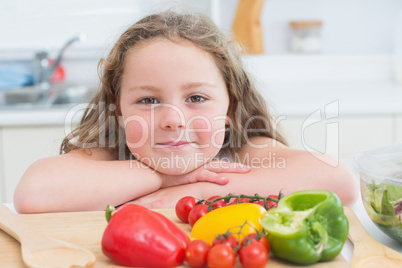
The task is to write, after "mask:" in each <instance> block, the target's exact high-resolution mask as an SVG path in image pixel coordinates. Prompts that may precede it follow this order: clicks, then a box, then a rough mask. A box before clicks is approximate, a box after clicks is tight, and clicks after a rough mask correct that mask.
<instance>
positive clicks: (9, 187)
mask: <svg viewBox="0 0 402 268" xmlns="http://www.w3.org/2000/svg"><path fill="white" fill-rule="evenodd" d="M65 135H66V134H65V130H64V126H24V127H4V128H2V129H0V144H1V150H0V168H1V169H0V170H1V173H0V178H1V176H2V180H1V189H3V190H2V192H0V194H1V201H2V202H13V195H14V190H15V187H16V186H17V184H18V181H19V179H20V178H21V177H22V175H23V174H24V172H25V170H26V169H27V168H28V167H29V166H30V165H31V164H32V163H33V162H35V161H36V160H39V159H41V158H45V157H49V156H55V155H58V154H59V148H60V144H61V141H62V140H63V138H64V137H65Z"/></svg>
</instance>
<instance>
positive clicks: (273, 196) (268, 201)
mask: <svg viewBox="0 0 402 268" xmlns="http://www.w3.org/2000/svg"><path fill="white" fill-rule="evenodd" d="M269 197H271V198H274V199H277V200H278V196H277V195H269ZM254 203H256V204H258V205H260V206H262V207H264V200H260V201H256V202H254ZM266 203H267V205H268V210H269V209H272V208H276V207H277V206H278V203H277V202H275V201H271V200H267V202H266Z"/></svg>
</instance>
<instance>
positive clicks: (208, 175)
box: [161, 160, 251, 188]
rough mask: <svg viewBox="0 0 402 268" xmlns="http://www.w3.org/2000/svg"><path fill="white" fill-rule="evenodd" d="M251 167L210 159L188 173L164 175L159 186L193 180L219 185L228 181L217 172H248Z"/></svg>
mask: <svg viewBox="0 0 402 268" xmlns="http://www.w3.org/2000/svg"><path fill="white" fill-rule="evenodd" d="M250 170H251V167H249V166H245V165H243V164H240V163H232V162H226V161H219V160H218V161H211V162H209V163H207V164H205V165H203V166H201V167H199V168H197V169H195V170H193V171H192V172H190V173H187V174H183V175H166V174H165V175H164V176H163V182H162V187H161V188H166V187H171V186H177V185H182V184H188V183H195V182H201V181H202V182H212V183H216V184H220V185H224V184H226V183H228V181H229V180H228V179H227V178H226V177H224V176H221V175H219V173H223V172H225V173H248V172H250Z"/></svg>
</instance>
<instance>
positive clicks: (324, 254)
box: [261, 190, 349, 264]
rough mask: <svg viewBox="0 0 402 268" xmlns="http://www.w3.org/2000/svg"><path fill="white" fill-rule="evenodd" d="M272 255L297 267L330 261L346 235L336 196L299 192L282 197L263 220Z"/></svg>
mask: <svg viewBox="0 0 402 268" xmlns="http://www.w3.org/2000/svg"><path fill="white" fill-rule="evenodd" d="M261 224H262V227H263V228H264V229H265V231H267V233H268V234H267V238H268V240H269V243H270V246H271V250H272V253H273V254H274V255H275V256H277V257H278V258H280V259H284V260H287V261H290V262H293V263H297V264H312V263H315V262H318V261H329V260H332V259H333V258H335V257H336V256H337V255H338V254H339V253H340V252H341V249H342V247H343V245H344V243H345V241H346V239H347V236H348V232H349V223H348V220H347V218H346V216H345V214H343V206H342V203H341V201H340V199H339V198H338V196H337V195H336V194H334V193H333V192H330V191H319V190H313V191H299V192H295V193H293V194H290V195H287V196H285V197H283V198H282V199H281V200H280V201H279V203H278V207H277V208H274V209H271V210H269V211H267V213H266V214H265V215H264V216H263V218H262V222H261Z"/></svg>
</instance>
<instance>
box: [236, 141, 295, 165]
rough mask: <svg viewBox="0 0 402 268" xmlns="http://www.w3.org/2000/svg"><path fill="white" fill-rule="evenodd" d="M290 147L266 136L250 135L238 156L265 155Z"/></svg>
mask: <svg viewBox="0 0 402 268" xmlns="http://www.w3.org/2000/svg"><path fill="white" fill-rule="evenodd" d="M288 150H290V148H289V147H288V146H286V145H284V144H283V143H281V142H279V141H277V140H275V139H272V138H268V137H252V138H249V139H248V140H247V142H246V144H245V145H244V146H243V147H242V149H241V150H240V152H239V155H238V158H240V159H243V160H244V159H249V158H250V157H260V158H262V157H266V156H267V155H268V154H270V153H273V152H275V153H277V152H281V153H283V152H285V151H288Z"/></svg>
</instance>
